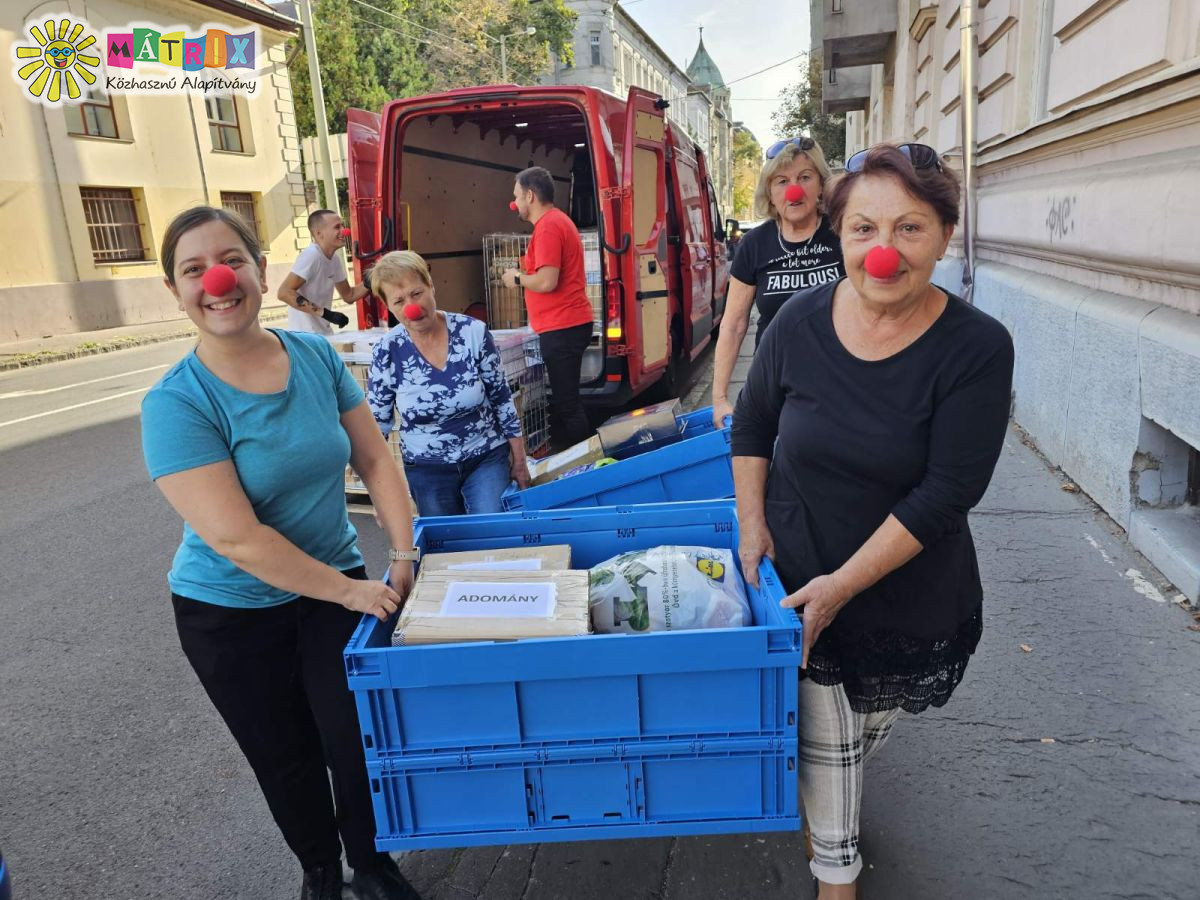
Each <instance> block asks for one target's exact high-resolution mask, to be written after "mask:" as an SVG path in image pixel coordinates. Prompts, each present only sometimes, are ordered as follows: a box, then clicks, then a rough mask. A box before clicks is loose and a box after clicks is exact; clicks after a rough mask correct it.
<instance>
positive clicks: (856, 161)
mask: <svg viewBox="0 0 1200 900" xmlns="http://www.w3.org/2000/svg"><path fill="white" fill-rule="evenodd" d="M872 149H874V148H871V147H868V148H867V149H866V150H859V151H858V152H857V153H855V154H854V155H853V156H851V157H850V158H849V159H848V160H846V171H847V172H850V173H854V172H861V171H862V168H863V165H864V164H865V163H866V161H867V154H868V153H870V152H871V150H872ZM896 149H897V150H899V151H900V152H901V153H903V154H904V155H905V156H906V157H907V158H908V161H909V162H910V163H912V167H913V168H914V169H937V170H938V171H939V172H940V171H942V161H941V159H940V158H939V157H938V152H937V151H936V150H934V149H933V148H932V147H929V146H927V145H925V144H901V145H900V146H898V147H897V148H896Z"/></svg>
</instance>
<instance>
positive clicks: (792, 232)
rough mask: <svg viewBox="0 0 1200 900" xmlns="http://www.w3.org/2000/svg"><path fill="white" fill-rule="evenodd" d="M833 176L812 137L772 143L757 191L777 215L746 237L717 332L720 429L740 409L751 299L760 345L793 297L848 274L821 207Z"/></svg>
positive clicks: (758, 207)
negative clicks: (738, 380) (738, 377)
mask: <svg viewBox="0 0 1200 900" xmlns="http://www.w3.org/2000/svg"><path fill="white" fill-rule="evenodd" d="M828 180H829V166H828V165H827V164H826V162H825V154H824V153H822V152H821V147H820V146H819V145H818V144H817V143H816V141H814V140H813V139H812V138H792V139H791V140H787V141H779V142H778V143H777V144H774V145H773V146H771V147H770V148H768V150H767V161H766V163H765V164H764V165H763V168H762V172H760V173H759V176H758V187H757V188H755V191H754V213H755V215H757V216H759V217H764V218H765V217H767V216H769V217H770V218H768V219H767V221H765V222H763V223H762V224H761V225H758V226H757V227H755V228H752V229H750V231H748V232H746V235H745V236H744V237H743V238H742V240H741V243H739V244H738V248H737V253H736V255H735V256H734V258H733V267H732V268H731V269H730V278H729V293H728V295H727V297H726V302H725V317H724V318H723V319H721V331H720V335H719V336H718V338H717V352H716V360H715V361H714V364H713V388H712V399H713V425H714V426H716V427H717V428H720V427H721V425H722V420H723V419H724V418H725V417H726V416H728V415H730V414H732V413H733V406H732V404H730V402H729V398H728V396H727V392H728V390H729V378H730V376H731V375H732V374H733V365H734V363H735V362H737V357H738V351H739V350H741V347H742V340H743V339H744V338H745V336H746V329H747V328H749V327H750V308H751V306H753V305H757V306H758V335H757V338H756V339H755V342H754V346H755V347H756V348H757V347H758V344H759V341H761V340H762V336H763V335H764V334H765V333H766V330H767V326H768V325H770V324H771V320H772V319H774V318H775V314H776V313H777V312H779V308H780V307H781V306H783V304H784V302H785V301H786V300H787V299H788V298H789V297H791V296H792V295H793V294H795V293H796V292H797V291H801V290H805V289H807V288H810V287H816V286H817V285H822V284H832V283H833V282H835V281H837V280H838V279H839V278H841V277H842V275H844V274H845V268H844V267H843V265H842V250H841V245H840V244H839V243H838V239H837V235H836V234H834V232H833V229H831V228H830V227H829V220H828V219H826V218H825V216H824V215H822V212H821V210H822V205H821V201H822V196H823V194H824V190H825V183H826V182H827V181H828ZM789 192H790V193H789Z"/></svg>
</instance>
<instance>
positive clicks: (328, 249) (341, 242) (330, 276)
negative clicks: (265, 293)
mask: <svg viewBox="0 0 1200 900" xmlns="http://www.w3.org/2000/svg"><path fill="white" fill-rule="evenodd" d="M342 229H343V223H342V217H341V216H339V215H338V214H337V213H335V212H333V211H332V210H329V209H318V210H317V211H316V212H315V213H313V214H312V215H311V216H309V217H308V232H309V234H311V235H312V239H313V242H312V243H311V244H309V245H308V246H307V247H305V248H304V250H303V251H302V252H301V253H300V255H299V256H298V257H296V261H295V262H294V263H293V264H292V271H291V272H289V273H288V276H287V278H285V279H284V280H283V284H281V285H280V286H279V291H278V293H277V294H276V296H277V297H279V299H280V300H282V301H283V302H284V303H286V304H287V305H288V306H289V307H291V309H289V310H288V319H287V327H288V330H289V331H314V332H316V333H317V334H333V328H332V327H330V323H333V324H334V325H337V327H338V328H344V327H345V326H346V325H348V324H349V323H350V319H349V317H348V316H345V315H343V314H342V313H340V312H334V311H333V310H332V309H330V308H329V306H330V304H331V303H332V302H333V292H334V291H335V290H336V291H337V292H338V294H339V295H340V296H341V298H342V299H343V300H344V301H346V302H347V303H354V302H355V301H356V300H358V299H359V298H361V297H365V296H366V295H367V288H366V286H365V285H361V284H360V285H358V286H357V287H353V288H352V287H350V283H349V281H347V280H346V263H345V260H343V259H342V248H343V247H345V245H346V240H347V239H346V237H345V236H344V235H343V234H342Z"/></svg>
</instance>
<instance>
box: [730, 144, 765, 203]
mask: <svg viewBox="0 0 1200 900" xmlns="http://www.w3.org/2000/svg"><path fill="white" fill-rule="evenodd" d="M762 162H763V151H762V147H761V146H759V143H758V141H756V140H755V139H754V135H753V134H751V133H750V132H749V131H748V130H747V129H745V128H734V130H733V216H734V218H736V219H741V220H743V221H745V220H747V219H752V218H754V188H755V186H756V185H757V184H758V173H759V171H760V170H761V169H762Z"/></svg>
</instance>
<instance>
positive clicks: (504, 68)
mask: <svg viewBox="0 0 1200 900" xmlns="http://www.w3.org/2000/svg"><path fill="white" fill-rule="evenodd" d="M482 34H483V36H484V37H485V38H487V39H488V40H489V41H495V42H496V43H497V44H499V45H500V80H501V81H503V82H505V83H507V82H508V47H507V46H506V45H505V43H504V42H505V41H507V40H508V39H509V38H515V37H521V35H528V34H537V28H535V27H534V26H532V25H530V26H528V27H526V28H522V29H521V30H520V31H514V32H513V33H512V34H502V35H500V37H492V36H491V35H490V34H488V33H487V32H486V31H484V32H482Z"/></svg>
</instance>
